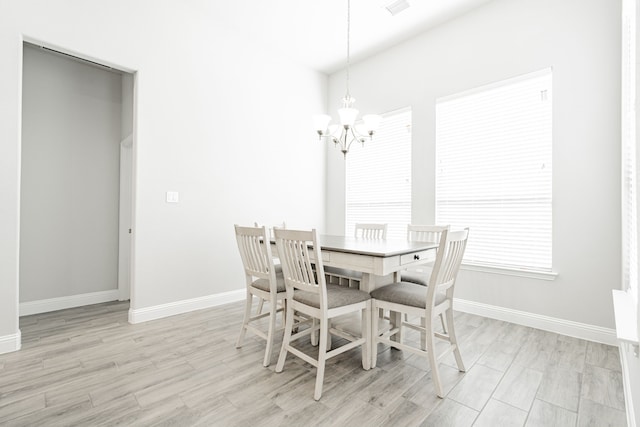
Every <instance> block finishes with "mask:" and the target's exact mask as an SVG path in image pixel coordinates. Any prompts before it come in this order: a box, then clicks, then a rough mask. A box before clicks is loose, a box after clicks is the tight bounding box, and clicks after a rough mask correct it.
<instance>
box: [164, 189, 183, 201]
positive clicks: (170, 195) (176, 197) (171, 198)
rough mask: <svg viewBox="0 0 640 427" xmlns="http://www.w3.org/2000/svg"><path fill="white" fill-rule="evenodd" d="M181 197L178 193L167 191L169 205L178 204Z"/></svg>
mask: <svg viewBox="0 0 640 427" xmlns="http://www.w3.org/2000/svg"><path fill="white" fill-rule="evenodd" d="M179 201H180V195H179V194H178V192H177V191H167V203H178V202H179Z"/></svg>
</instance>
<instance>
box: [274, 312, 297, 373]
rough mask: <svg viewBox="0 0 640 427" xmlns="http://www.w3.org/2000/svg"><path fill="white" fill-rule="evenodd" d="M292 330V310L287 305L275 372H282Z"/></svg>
mask: <svg viewBox="0 0 640 427" xmlns="http://www.w3.org/2000/svg"><path fill="white" fill-rule="evenodd" d="M292 329H293V308H292V306H291V304H287V315H286V320H285V325H284V337H283V338H282V348H281V349H280V356H279V357H278V364H277V365H276V372H282V369H283V368H284V361H285V359H286V358H287V353H288V352H289V350H288V348H289V343H290V342H291V330H292Z"/></svg>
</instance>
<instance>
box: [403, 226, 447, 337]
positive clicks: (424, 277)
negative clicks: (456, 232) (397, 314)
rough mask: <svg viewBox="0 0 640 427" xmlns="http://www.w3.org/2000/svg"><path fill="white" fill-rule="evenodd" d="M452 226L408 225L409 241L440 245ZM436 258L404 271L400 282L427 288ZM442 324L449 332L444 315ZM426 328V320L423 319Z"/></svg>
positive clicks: (441, 318) (441, 316) (443, 328)
mask: <svg viewBox="0 0 640 427" xmlns="http://www.w3.org/2000/svg"><path fill="white" fill-rule="evenodd" d="M449 229H450V226H448V225H416V224H408V225H407V240H408V241H410V242H433V243H439V242H440V237H441V236H442V233H443V232H444V231H449ZM434 260H435V257H434V258H433V259H432V260H430V261H426V262H424V263H421V264H420V265H419V266H415V267H410V268H408V269H406V270H403V271H402V272H401V273H400V281H402V282H411V283H416V284H418V285H422V286H427V285H428V284H429V280H430V279H431V272H432V271H433V263H434ZM405 320H407V315H406V314H405ZM440 323H441V324H442V330H443V331H445V332H446V331H447V324H446V321H445V318H444V314H441V315H440ZM423 326H424V319H423ZM424 339H425V336H424V335H423V336H422V348H423V349H424V348H425V346H426V342H425V341H424Z"/></svg>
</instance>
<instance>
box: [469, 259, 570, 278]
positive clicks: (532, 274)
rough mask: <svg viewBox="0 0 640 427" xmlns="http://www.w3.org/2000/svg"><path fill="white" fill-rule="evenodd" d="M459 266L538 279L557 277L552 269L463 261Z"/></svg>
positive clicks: (470, 269) (471, 269) (472, 269)
mask: <svg viewBox="0 0 640 427" xmlns="http://www.w3.org/2000/svg"><path fill="white" fill-rule="evenodd" d="M461 268H462V269H463V270H469V271H481V272H483V273H491V274H502V275H505V276H517V277H526V278H528V279H539V280H548V281H553V280H556V277H558V273H556V272H554V271H534V270H523V269H517V268H510V267H498V266H488V265H478V264H465V263H463V264H462V267H461Z"/></svg>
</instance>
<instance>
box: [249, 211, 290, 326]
mask: <svg viewBox="0 0 640 427" xmlns="http://www.w3.org/2000/svg"><path fill="white" fill-rule="evenodd" d="M253 226H254V227H260V224H258V222H257V221H255V222H254V223H253ZM274 228H287V224H286V223H285V222H284V221H282V223H281V224H278V225H274V226H273V227H272V228H270V229H269V230H270V233H269V235H271V234H273V229H274ZM273 264H274V265H275V267H276V272H277V271H282V270H281V267H280V260H279V259H278V257H277V256H274V257H273ZM263 308H264V300H263V299H260V300H259V301H258V307H257V308H256V314H260V313H262V310H263Z"/></svg>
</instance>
